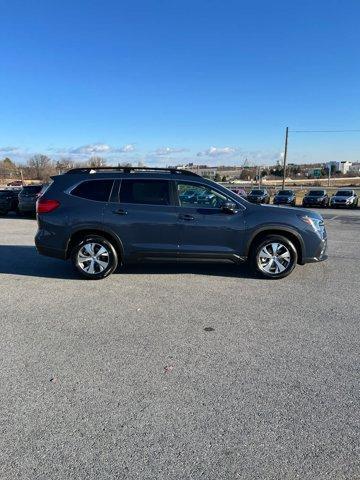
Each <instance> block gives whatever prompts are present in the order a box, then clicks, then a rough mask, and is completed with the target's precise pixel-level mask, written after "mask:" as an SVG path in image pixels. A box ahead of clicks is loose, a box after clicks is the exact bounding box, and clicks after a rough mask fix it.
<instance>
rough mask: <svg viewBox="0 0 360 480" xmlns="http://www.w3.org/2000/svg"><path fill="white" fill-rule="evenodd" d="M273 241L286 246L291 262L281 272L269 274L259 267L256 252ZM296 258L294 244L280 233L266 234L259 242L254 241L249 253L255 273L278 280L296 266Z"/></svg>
mask: <svg viewBox="0 0 360 480" xmlns="http://www.w3.org/2000/svg"><path fill="white" fill-rule="evenodd" d="M275 242H276V243H282V244H283V245H285V246H286V248H287V249H288V250H289V252H290V257H291V262H290V265H289V266H288V267H287V268H286V269H285V270H284V271H283V272H281V273H279V274H276V275H271V274H268V273H266V272H264V271H263V270H261V268H260V267H259V259H258V253H259V252H260V251H261V249H262V248H263V247H264V246H265V245H267V244H268V243H275ZM297 260H298V254H297V250H296V248H295V246H294V244H293V243H292V242H291V241H290V240H289V239H288V238H286V237H283V236H282V235H268V236H266V237H263V238H262V239H261V240H259V242H257V243H256V245H255V246H254V248H253V252H252V253H251V264H252V267H253V268H254V270H255V271H256V273H257V274H258V275H260V276H261V277H263V278H268V279H270V280H278V279H280V278H284V277H287V276H288V275H290V273H291V272H292V271H293V270H294V268H295V267H296V264H297Z"/></svg>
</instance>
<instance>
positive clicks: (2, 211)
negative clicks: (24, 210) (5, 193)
mask: <svg viewBox="0 0 360 480" xmlns="http://www.w3.org/2000/svg"><path fill="white" fill-rule="evenodd" d="M8 213H9V212H8V211H7V210H0V216H1V217H6V215H7V214H8Z"/></svg>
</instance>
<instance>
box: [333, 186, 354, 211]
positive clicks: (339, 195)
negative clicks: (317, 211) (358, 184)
mask: <svg viewBox="0 0 360 480" xmlns="http://www.w3.org/2000/svg"><path fill="white" fill-rule="evenodd" d="M358 203H359V198H358V196H357V194H356V192H355V190H349V189H346V190H338V191H337V192H336V193H335V195H333V196H332V197H331V199H330V206H331V207H334V208H336V207H346V208H356V207H357V206H358Z"/></svg>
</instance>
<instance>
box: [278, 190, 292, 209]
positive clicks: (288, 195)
mask: <svg viewBox="0 0 360 480" xmlns="http://www.w3.org/2000/svg"><path fill="white" fill-rule="evenodd" d="M273 204H274V205H292V206H293V207H295V205H296V195H295V192H294V190H279V191H278V192H277V193H276V195H275V197H274V200H273Z"/></svg>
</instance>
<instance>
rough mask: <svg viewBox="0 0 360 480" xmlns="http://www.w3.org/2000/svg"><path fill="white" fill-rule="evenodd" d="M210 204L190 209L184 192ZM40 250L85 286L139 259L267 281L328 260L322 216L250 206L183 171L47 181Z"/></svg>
mask: <svg viewBox="0 0 360 480" xmlns="http://www.w3.org/2000/svg"><path fill="white" fill-rule="evenodd" d="M194 190H196V192H197V194H199V193H200V192H202V193H203V195H204V196H205V195H208V196H209V197H216V203H214V204H210V205H202V204H198V205H196V204H194V203H193V202H192V199H191V195H189V197H187V196H186V195H185V193H186V192H187V191H194ZM37 220H38V231H37V234H36V237H35V244H36V247H37V249H38V251H39V253H41V254H43V255H48V256H51V257H57V258H62V259H71V261H72V263H73V265H74V267H75V269H76V271H77V272H78V273H80V274H81V275H82V276H83V277H85V278H89V279H100V278H104V277H106V276H108V275H109V274H111V273H112V272H113V271H114V270H115V269H116V267H117V266H118V264H120V263H121V264H126V263H129V262H133V261H135V262H138V261H139V260H149V259H151V260H154V259H156V258H158V259H161V258H162V259H164V258H165V259H176V261H181V260H189V259H193V260H197V259H201V260H206V259H208V260H222V261H223V260H227V261H229V260H230V261H232V262H235V263H241V262H245V261H249V263H250V265H251V266H252V268H253V269H254V270H255V271H256V272H258V273H259V274H261V275H262V276H264V277H267V278H271V279H277V278H282V277H285V276H287V275H288V274H289V273H290V272H291V271H292V270H293V269H294V268H295V266H296V264H304V263H307V262H319V261H322V260H325V259H326V258H327V255H326V245H327V235H326V230H325V226H324V222H323V219H322V217H321V215H319V214H318V213H317V212H311V211H308V210H303V209H296V210H295V209H293V208H285V207H284V208H278V207H274V206H267V207H266V208H265V207H264V206H263V205H255V204H252V203H249V202H248V201H247V200H245V199H243V198H241V197H239V196H238V195H236V194H235V193H233V192H231V191H230V190H228V189H227V188H225V187H223V186H221V185H219V184H217V183H215V182H213V181H211V180H206V179H204V178H202V177H200V176H199V175H197V174H195V173H192V172H189V171H188V170H178V169H176V170H175V169H165V168H163V169H155V168H153V169H145V168H132V167H116V168H110V167H108V168H104V167H103V168H96V169H95V168H93V169H90V168H82V169H81V168H80V169H73V170H70V171H68V172H67V173H66V174H63V175H58V176H55V177H53V183H51V185H50V186H49V187H48V188H47V189H45V191H44V192H43V193H42V195H41V197H40V198H39V199H38V201H37Z"/></svg>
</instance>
